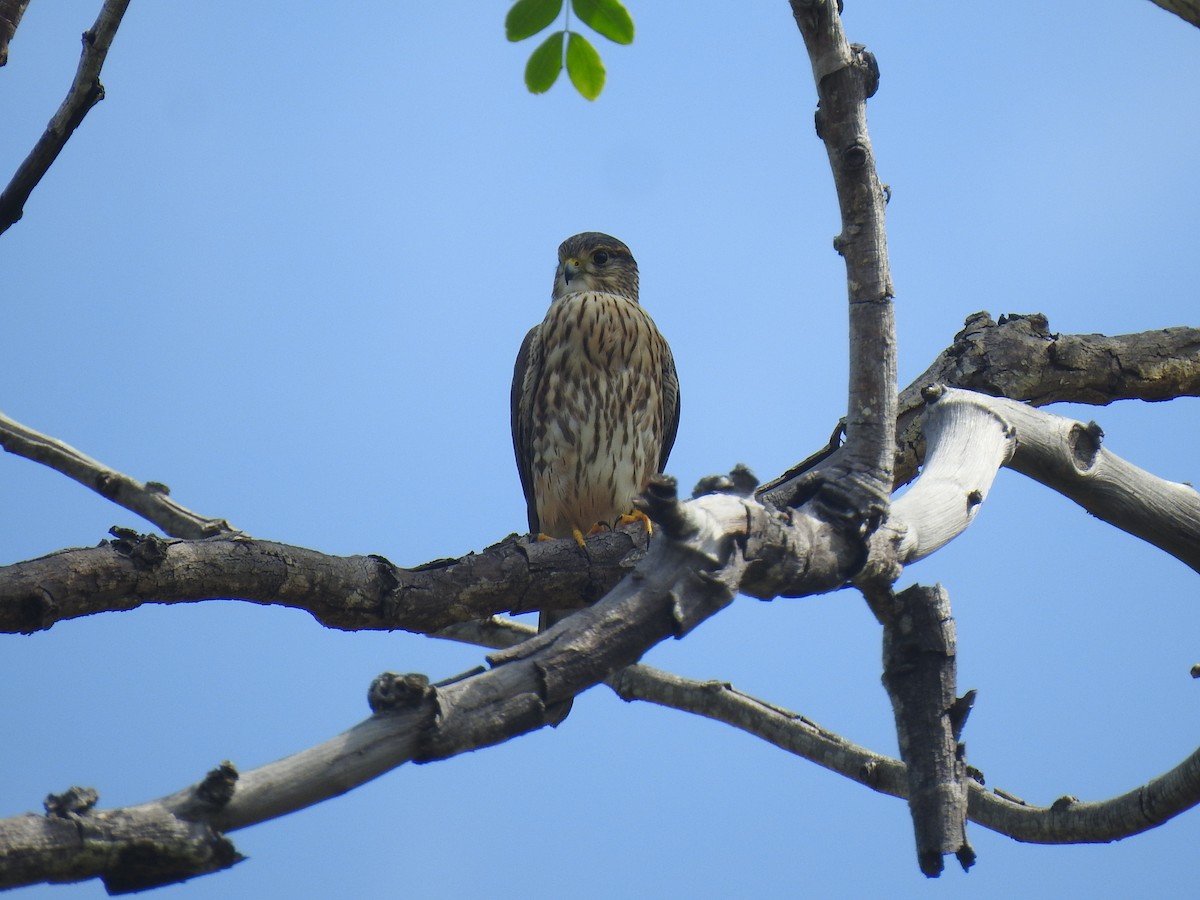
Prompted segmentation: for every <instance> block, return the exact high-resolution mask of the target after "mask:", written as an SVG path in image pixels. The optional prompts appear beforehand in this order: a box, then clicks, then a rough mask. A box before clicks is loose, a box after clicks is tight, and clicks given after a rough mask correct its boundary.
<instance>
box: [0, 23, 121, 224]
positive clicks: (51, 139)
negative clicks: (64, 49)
mask: <svg viewBox="0 0 1200 900" xmlns="http://www.w3.org/2000/svg"><path fill="white" fill-rule="evenodd" d="M128 6H129V0H105V2H104V7H103V8H102V9H101V10H100V15H99V16H98V17H97V19H96V24H94V25H93V26H92V27H91V28H90V29H88V30H87V31H85V32H84V33H83V55H82V56H81V57H80V60H79V68H78V69H77V70H76V71H75V80H74V81H72V82H71V87H70V89H69V90H68V91H67V96H66V99H65V100H63V102H62V105H61V106H59V108H58V112H56V113H55V114H54V118H52V119H51V120H50V124H49V125H47V126H46V130H45V132H44V133H43V134H42V136H41V137H40V138H38V142H37V143H36V144H35V145H34V147H33V150H32V151H31V152H30V154H29V155H28V156H27V157H25V160H24V162H22V163H21V165H20V166H18V167H17V171H16V174H15V175H13V177H12V181H10V182H9V183H8V187H6V188H5V189H4V192H3V193H0V234H3V233H4V232H5V231H7V230H8V229H9V228H10V227H11V226H12V225H13V224H14V223H16V222H18V221H20V218H21V216H22V215H24V213H25V201H26V200H28V199H29V195H30V194H31V193H33V189H34V188H35V187H37V184H38V182H39V181H41V180H42V176H43V175H45V174H46V171H47V170H48V169H49V168H50V166H51V165H52V164H53V163H54V160H56V159H58V154H59V153H61V152H62V149H63V147H65V146H66V143H67V141H68V139H70V137H71V135H72V134H73V133H74V131H75V129H76V128H78V127H79V125H80V123H81V122H83V118H84V116H86V115H87V114H88V110H90V109H91V108H92V107H93V106H95V105H96V104H97V103H99V102H100V101H101V100H103V99H104V85H102V84H101V83H100V69H101V67H102V66H103V65H104V58H105V57H106V56H108V48H109V46H110V45H111V44H112V40H113V37H114V36H115V35H116V33H117V28H118V27H119V26H120V24H121V17H122V16H124V15H125V10H126V8H127V7H128ZM14 27H15V26H14Z"/></svg>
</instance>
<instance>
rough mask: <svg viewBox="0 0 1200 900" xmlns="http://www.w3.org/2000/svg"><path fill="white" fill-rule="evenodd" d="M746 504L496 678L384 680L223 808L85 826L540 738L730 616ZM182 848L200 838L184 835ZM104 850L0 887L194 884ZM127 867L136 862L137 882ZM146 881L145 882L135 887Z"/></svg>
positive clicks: (241, 799)
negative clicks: (362, 713)
mask: <svg viewBox="0 0 1200 900" xmlns="http://www.w3.org/2000/svg"><path fill="white" fill-rule="evenodd" d="M742 503H743V501H742V500H740V499H734V498H728V497H715V496H714V497H705V498H702V499H701V500H699V501H696V502H695V503H693V504H689V506H688V507H687V508H686V509H680V510H678V512H679V521H680V522H683V521H686V522H687V523H688V526H689V527H688V530H689V531H690V533H691V539H690V540H689V542H688V543H687V544H686V545H685V544H680V543H677V542H675V541H671V540H668V539H665V538H660V539H658V540H656V541H655V542H654V543H653V544H652V546H651V549H650V551H649V554H648V556H647V558H646V560H645V561H644V562H643V563H642V564H641V565H640V566H639V568H638V569H637V570H636V571H635V573H634V574H633V575H631V576H630V577H628V578H626V579H625V580H624V581H622V582H621V584H620V585H618V586H617V588H616V589H615V590H613V591H612V592H610V593H609V594H608V596H606V597H605V598H604V599H602V600H601V601H600V602H598V603H597V604H596V605H595V606H593V607H591V608H589V609H586V610H582V611H580V612H579V613H576V614H575V615H572V616H569V617H568V618H566V619H564V620H563V621H561V622H559V623H558V624H557V625H556V626H555V627H553V628H551V629H550V630H548V631H545V632H543V633H542V634H540V635H538V636H537V637H535V638H532V639H530V640H528V641H525V642H524V643H522V644H520V645H519V646H517V647H514V648H512V649H510V650H507V651H500V652H498V653H494V654H492V656H491V657H490V661H491V663H492V665H493V668H492V669H491V670H489V671H486V672H482V673H480V674H477V675H472V676H470V677H467V678H464V679H461V680H457V681H454V682H452V683H449V684H444V685H436V686H430V685H429V684H428V682H427V681H425V680H424V679H423V678H421V677H418V676H390V675H389V676H381V678H379V679H377V680H376V682H375V684H374V685H373V686H372V690H371V700H372V708H373V710H374V712H375V715H373V716H371V718H369V719H367V720H365V721H363V722H361V723H359V724H358V725H356V726H354V727H353V728H351V729H350V730H349V731H347V732H345V733H343V734H342V735H339V736H338V737H336V738H333V739H332V740H330V741H327V742H325V743H324V744H321V745H318V746H316V747H313V748H311V749H309V750H305V751H303V752H301V753H298V754H296V755H294V756H291V757H288V758H286V759H283V760H280V761H279V762H276V763H272V764H271V765H268V766H264V767H261V768H259V769H255V770H252V771H250V772H247V773H244V774H243V775H241V776H240V777H238V776H237V775H236V773H234V772H233V771H232V768H231V767H228V773H227V774H228V777H227V778H226V779H225V782H226V784H227V790H224V791H221V792H219V794H217V796H216V798H215V799H214V792H213V790H212V789H211V783H210V781H211V779H206V782H204V783H201V784H199V785H194V786H192V787H189V788H186V789H184V790H182V791H180V792H178V793H176V794H173V795H171V796H169V797H165V798H162V799H160V800H157V801H154V802H153V803H149V804H145V805H143V806H140V807H134V808H130V809H123V810H116V811H108V812H106V811H100V812H90V811H88V810H85V811H84V812H82V813H77V815H80V816H85V817H86V819H87V823H88V826H89V827H91V828H93V829H95V830H96V831H98V832H100V833H105V834H108V833H110V831H111V829H109V828H108V826H109V824H110V821H111V818H112V817H113V816H118V817H121V818H122V820H125V819H128V818H132V819H134V820H139V819H144V820H145V821H147V822H150V821H156V820H158V819H160V818H161V817H162V815H163V814H164V813H166V814H167V815H169V816H171V817H173V818H176V819H178V820H181V821H182V822H185V823H187V822H190V823H199V824H202V825H204V826H205V828H209V829H211V830H212V831H213V832H216V833H222V834H223V833H225V832H228V831H234V830H237V829H239V828H245V827H247V826H249V825H253V824H256V823H258V822H262V821H265V820H267V819H271V818H275V817H277V816H280V815H283V814H285V813H287V812H292V811H294V810H297V809H301V808H303V807H305V806H309V805H312V804H314V803H318V802H321V801H322V800H325V799H328V798H329V797H332V796H336V795H338V794H341V793H344V792H346V791H348V790H350V789H351V788H353V787H356V786H358V785H360V784H363V783H365V782H367V781H370V780H372V779H373V778H376V777H378V776H379V775H380V774H382V773H384V772H386V771H389V770H390V769H393V768H395V767H396V766H398V765H401V764H402V763H404V762H410V761H417V762H429V761H433V760H438V759H445V758H447V757H450V756H453V755H456V754H459V753H463V752H467V751H469V750H475V749H478V748H480V747H486V746H490V745H492V744H495V743H499V742H501V741H504V740H507V739H509V738H511V737H513V736H515V735H518V734H523V733H525V732H528V731H531V730H533V729H536V728H540V727H542V726H543V725H545V724H547V722H548V718H547V709H549V708H552V707H553V706H555V705H556V704H558V703H561V702H563V701H564V700H566V699H569V698H570V697H573V696H574V695H575V694H576V693H578V692H579V691H580V690H583V689H585V688H587V687H589V686H591V685H593V684H596V683H597V682H599V681H601V680H603V679H604V678H606V677H608V676H609V675H610V674H611V673H612V672H614V671H617V670H618V669H620V668H623V667H624V666H627V665H629V664H630V663H633V662H635V661H636V660H637V659H638V657H640V656H641V655H642V654H643V653H644V652H645V651H646V650H647V649H649V648H650V647H651V646H653V645H654V644H656V643H658V642H659V641H661V640H663V639H665V638H666V637H669V636H676V637H678V636H682V635H683V634H685V633H687V632H688V631H689V630H691V629H692V628H694V627H695V626H696V625H697V624H698V623H699V622H701V621H703V620H704V619H706V618H708V617H709V616H711V615H713V614H714V613H716V612H718V611H719V610H721V609H723V608H724V607H725V606H726V605H728V603H729V602H730V601H731V600H732V599H733V597H734V595H735V592H736V587H737V584H738V582H739V581H740V580H741V578H742V574H743V572H744V571H745V567H746V560H745V558H744V557H743V555H742V553H741V551H740V549H739V548H738V546H737V545H736V544H735V543H733V542H731V541H728V540H726V539H725V535H726V534H727V533H728V532H729V531H730V530H737V529H738V528H739V527H741V528H744V523H745V519H746V517H745V513H744V512H743V511H742ZM739 520H740V522H741V524H740V525H739ZM36 821H37V822H45V823H46V824H45V825H44V829H45V830H46V831H49V830H51V829H53V828H56V827H58V826H57V823H53V822H51V821H50V820H36ZM9 826H11V827H9ZM135 831H136V830H135ZM0 835H5V842H4V843H3V844H0V861H3V860H4V859H5V858H6V857H10V856H11V857H14V858H17V859H21V858H23V857H24V856H25V855H27V854H30V853H32V852H34V851H33V849H32V847H33V846H34V845H36V846H42V845H43V844H44V843H45V842H47V841H49V840H50V839H51V837H52V836H44V835H40V834H38V833H37V829H36V827H35V824H34V820H31V818H30V817H28V816H25V817H20V818H19V819H17V820H9V821H8V822H0ZM184 837H185V838H186V839H188V840H190V839H192V838H193V837H194V835H193V834H192V833H191V832H190V831H188V832H187V833H186V834H185V835H184ZM14 841H23V843H14ZM90 849H92V850H94V848H90ZM106 849H107V850H108V852H107V853H106V854H98V853H96V852H89V850H88V849H85V848H80V847H78V846H77V847H76V848H74V852H72V850H71V849H66V850H64V853H63V857H62V859H61V865H59V864H56V866H55V868H54V869H52V870H50V871H49V872H48V871H46V870H42V871H40V872H35V873H34V876H35V877H34V879H32V880H31V878H30V876H29V872H28V871H27V870H26V869H25V868H24V867H17V866H8V865H0V887H13V886H17V885H20V884H29V883H33V881H34V880H46V879H48V878H52V879H53V880H64V878H69V879H70V880H79V879H80V878H82V877H102V878H104V879H105V880H106V882H111V881H113V880H114V879H115V880H116V881H117V882H118V883H120V884H122V885H126V886H129V887H131V888H132V889H137V888H138V887H141V886H150V885H157V884H162V883H164V881H165V879H167V878H168V877H174V878H177V879H180V878H183V877H187V875H189V874H198V872H197V873H189V872H186V871H181V868H180V867H181V865H182V860H183V859H185V858H186V853H185V852H184V850H183V849H179V850H178V851H177V850H176V849H175V848H174V847H172V848H171V851H170V852H167V853H165V854H164V857H165V859H166V860H167V865H166V866H165V867H162V866H158V865H156V863H157V860H155V859H147V855H146V854H145V853H142V854H136V853H134V852H133V851H132V848H130V847H128V846H123V845H117V846H112V845H109V846H107V847H106ZM234 855H235V854H234V853H233V852H232V851H230V852H228V853H226V856H227V857H228V858H233V856H234ZM212 859H213V854H207V855H204V858H203V865H204V867H205V868H204V869H203V871H210V870H211V864H212ZM130 861H135V862H136V869H134V870H133V871H131V866H130V865H129V863H130ZM139 879H143V880H144V883H143V884H141V885H139V883H138V880H139Z"/></svg>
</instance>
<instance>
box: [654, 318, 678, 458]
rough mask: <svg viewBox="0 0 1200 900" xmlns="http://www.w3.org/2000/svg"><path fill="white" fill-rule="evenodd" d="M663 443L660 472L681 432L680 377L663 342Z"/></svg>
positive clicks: (659, 456) (669, 349)
mask: <svg viewBox="0 0 1200 900" xmlns="http://www.w3.org/2000/svg"><path fill="white" fill-rule="evenodd" d="M662 346H663V367H662V393H663V441H662V452H661V453H659V455H658V471H660V472H661V471H663V469H665V468H666V467H667V457H669V456H670V455H671V448H672V447H674V446H675V434H676V433H677V432H678V431H679V376H678V375H677V374H676V373H675V357H674V356H672V355H671V348H670V347H669V346H668V345H667V342H666V341H665V340H663V342H662Z"/></svg>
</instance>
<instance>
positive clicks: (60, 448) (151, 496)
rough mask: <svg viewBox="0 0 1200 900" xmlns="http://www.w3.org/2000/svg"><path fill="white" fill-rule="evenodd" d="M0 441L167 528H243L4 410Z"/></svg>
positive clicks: (201, 531) (186, 532)
mask: <svg viewBox="0 0 1200 900" xmlns="http://www.w3.org/2000/svg"><path fill="white" fill-rule="evenodd" d="M0 447H3V448H4V449H5V450H7V451H8V452H9V453H12V454H15V455H16V456H23V457H25V458H26V459H30V460H33V461H34V462H39V463H41V464H42V465H44V466H49V467H50V468H51V469H54V470H55V471H56V472H61V473H62V474H64V475H66V476H67V477H68V478H73V479H74V480H75V481H78V482H79V483H80V484H82V485H83V486H84V487H87V488H91V489H92V490H93V491H95V492H96V493H97V494H99V495H100V496H101V497H104V498H105V499H106V500H111V501H112V502H113V503H115V504H117V505H118V506H123V507H125V508H126V509H128V510H129V511H130V512H135V513H137V514H138V515H139V516H141V517H142V518H143V519H146V520H147V521H149V522H152V523H154V524H155V525H156V526H158V527H159V528H161V529H162V531H163V533H164V534H167V535H169V536H171V537H181V538H204V537H212V536H214V535H218V534H240V532H239V531H238V530H237V529H236V528H234V527H233V526H231V525H230V524H229V523H228V522H226V521H225V520H224V519H207V518H205V517H204V516H201V515H198V514H197V513H194V512H192V511H191V510H190V509H186V508H185V507H183V506H180V505H179V504H178V503H176V502H175V501H174V500H172V499H171V497H170V493H171V489H170V488H168V487H167V486H166V485H165V484H162V483H161V482H157V481H148V482H145V483H143V482H141V481H138V480H136V479H134V478H130V477H129V476H128V475H123V474H122V473H120V472H118V471H116V470H115V469H112V468H110V467H108V466H106V465H104V463H102V462H99V461H97V460H95V459H92V458H91V457H90V456H88V455H87V454H86V453H83V452H81V451H79V450H76V449H75V448H74V447H72V446H71V445H70V444H65V443H63V442H62V441H60V440H58V439H57V438H52V437H49V436H48V435H45V434H42V433H41V432H39V431H34V430H33V429H32V428H29V427H27V426H25V425H22V424H21V423H20V422H16V421H14V420H13V419H10V418H9V417H8V416H6V415H4V413H0Z"/></svg>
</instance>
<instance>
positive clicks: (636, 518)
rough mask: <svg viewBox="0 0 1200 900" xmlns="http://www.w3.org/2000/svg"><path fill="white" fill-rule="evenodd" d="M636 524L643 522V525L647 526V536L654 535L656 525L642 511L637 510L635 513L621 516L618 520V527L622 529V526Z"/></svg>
mask: <svg viewBox="0 0 1200 900" xmlns="http://www.w3.org/2000/svg"><path fill="white" fill-rule="evenodd" d="M634 522H641V523H642V524H643V525H645V526H646V534H647V535H651V534H654V523H653V522H651V521H650V517H649V516H648V515H646V514H645V513H644V512H642V511H641V510H640V509H635V510H634V511H633V512H631V513H626V514H625V515H623V516H621V518H619V519H617V527H618V528H620V527H621V526H622V525H632V524H633V523H634Z"/></svg>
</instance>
